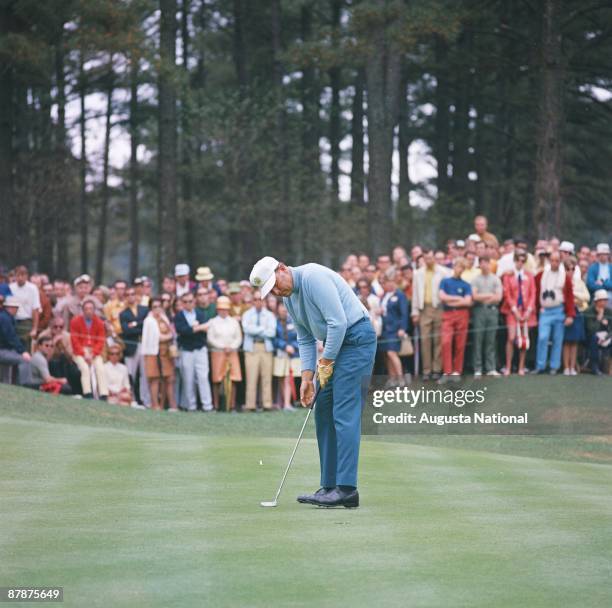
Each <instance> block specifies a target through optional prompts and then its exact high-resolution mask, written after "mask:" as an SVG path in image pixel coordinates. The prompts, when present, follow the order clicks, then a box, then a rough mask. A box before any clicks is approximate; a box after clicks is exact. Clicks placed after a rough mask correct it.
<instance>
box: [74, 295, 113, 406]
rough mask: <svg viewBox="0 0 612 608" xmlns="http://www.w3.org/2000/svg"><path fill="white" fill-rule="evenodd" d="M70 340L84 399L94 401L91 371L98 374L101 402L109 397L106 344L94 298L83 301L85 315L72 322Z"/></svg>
mask: <svg viewBox="0 0 612 608" xmlns="http://www.w3.org/2000/svg"><path fill="white" fill-rule="evenodd" d="M70 340H71V342H72V351H73V352H74V362H75V363H76V364H77V367H78V368H79V371H80V372H81V386H82V387H83V397H84V398H85V399H93V388H92V383H91V381H92V378H91V369H92V368H93V370H94V373H95V374H96V381H97V384H98V393H99V395H100V400H101V401H106V399H107V397H108V387H107V386H106V374H105V372H104V361H103V360H102V352H103V350H104V344H105V342H106V330H105V328H104V321H102V319H100V317H98V316H97V315H96V304H95V302H94V299H93V298H91V297H90V298H86V299H85V300H83V314H80V315H77V316H76V317H73V319H72V321H70Z"/></svg>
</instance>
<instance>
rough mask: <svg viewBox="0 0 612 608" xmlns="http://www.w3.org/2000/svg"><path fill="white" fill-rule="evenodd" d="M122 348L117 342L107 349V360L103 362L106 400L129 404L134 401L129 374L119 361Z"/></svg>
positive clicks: (118, 403)
mask: <svg viewBox="0 0 612 608" xmlns="http://www.w3.org/2000/svg"><path fill="white" fill-rule="evenodd" d="M121 355H122V350H121V346H119V345H118V344H113V345H112V346H111V347H110V348H109V349H108V361H106V363H105V364H104V369H105V371H106V380H107V382H108V401H109V403H114V404H116V405H131V404H132V402H133V401H134V397H133V395H132V387H131V385H130V375H129V373H128V368H127V366H126V365H125V364H123V363H121Z"/></svg>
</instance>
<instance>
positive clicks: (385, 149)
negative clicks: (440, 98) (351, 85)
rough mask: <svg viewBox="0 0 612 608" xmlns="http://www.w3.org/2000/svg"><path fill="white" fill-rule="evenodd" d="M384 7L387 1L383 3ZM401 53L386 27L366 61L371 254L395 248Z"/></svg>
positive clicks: (379, 28)
mask: <svg viewBox="0 0 612 608" xmlns="http://www.w3.org/2000/svg"><path fill="white" fill-rule="evenodd" d="M380 4H381V6H384V4H385V3H384V2H383V1H382V0H381V2H380ZM400 62H401V54H400V52H399V50H398V49H397V48H395V46H394V45H393V43H392V41H391V39H390V37H389V32H388V31H387V29H386V28H385V27H384V26H383V25H378V26H377V27H375V29H374V30H373V31H372V44H371V50H370V54H369V56H368V58H367V61H366V79H367V86H368V111H367V115H368V155H369V161H370V163H369V173H368V225H369V228H370V235H369V241H370V251H372V253H373V254H374V255H379V254H381V253H383V252H387V251H388V250H389V247H390V245H391V242H390V241H391V167H392V156H393V130H394V127H395V124H396V122H397V110H398V101H399V91H400Z"/></svg>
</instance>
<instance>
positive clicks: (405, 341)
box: [398, 336, 414, 357]
mask: <svg viewBox="0 0 612 608" xmlns="http://www.w3.org/2000/svg"><path fill="white" fill-rule="evenodd" d="M413 354H414V347H413V346H412V340H411V339H410V336H404V337H403V338H402V339H401V342H400V349H399V353H398V355H399V356H400V357H410V356H412V355H413Z"/></svg>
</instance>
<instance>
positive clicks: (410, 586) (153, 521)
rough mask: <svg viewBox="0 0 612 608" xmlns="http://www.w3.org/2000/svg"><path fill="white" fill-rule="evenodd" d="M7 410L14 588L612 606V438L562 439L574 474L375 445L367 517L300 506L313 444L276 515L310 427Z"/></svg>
mask: <svg viewBox="0 0 612 608" xmlns="http://www.w3.org/2000/svg"><path fill="white" fill-rule="evenodd" d="M30 396H31V399H29V403H28V404H27V405H26V404H25V402H24V400H25V399H26V398H29V397H30ZM19 402H23V403H24V408H25V411H19V409H18V406H19ZM0 404H1V405H0V441H1V443H2V452H1V454H2V456H1V462H2V472H1V473H0V509H1V512H2V523H1V528H0V555H1V556H2V557H1V558H0V585H39V586H40V585H58V586H63V587H64V604H65V605H66V606H85V605H88V606H170V605H172V606H206V605H215V606H312V605H316V606H339V605H351V606H372V605H374V604H376V603H378V604H380V605H384V606H432V607H433V606H436V607H437V606H483V607H490V606H528V607H532V606H546V607H548V606H559V605H563V606H581V607H584V606H609V605H611V603H612V583H611V578H612V570H611V568H612V567H611V561H610V548H611V547H612V508H611V507H612V500H611V497H610V488H611V487H612V467H610V466H609V465H606V464H598V463H593V462H581V461H580V460H579V458H578V456H577V454H578V453H582V452H584V453H585V454H586V453H587V451H586V447H585V446H586V445H587V444H589V445H591V444H592V445H598V446H601V445H604V446H606V449H607V450H608V451H607V452H601V454H602V456H601V458H600V459H601V460H602V461H605V456H606V454H607V455H609V447H610V446H609V445H608V444H607V442H606V440H605V439H603V438H599V440H598V441H593V439H594V438H591V440H588V441H586V442H585V444H584V445H581V444H578V443H577V444H576V445H577V446H578V447H577V448H576V446H574V447H572V448H571V449H570V447H568V446H569V444H570V443H571V440H570V439H567V438H565V439H560V438H557V439H550V440H549V441H550V442H552V444H554V443H555V442H557V445H558V446H560V447H558V448H556V449H557V450H558V452H559V459H546V458H539V457H536V454H537V453H538V451H539V450H540V451H541V452H542V453H543V454H548V453H549V452H550V446H548V447H547V448H546V449H545V448H544V445H545V444H546V441H547V440H546V439H544V438H534V439H531V440H528V439H527V438H503V441H504V442H505V445H506V448H507V449H506V450H505V451H507V452H509V453H506V454H503V453H493V452H491V451H487V450H488V444H491V445H490V447H491V448H492V449H496V451H497V452H500V451H504V449H502V448H500V443H499V442H500V441H502V439H496V440H495V441H497V444H496V445H495V446H493V439H492V438H474V437H464V438H455V440H457V441H461V442H463V446H464V448H466V449H460V448H459V447H448V446H443V445H439V444H437V445H424V444H420V445H418V444H411V443H406V442H401V441H393V442H384V441H379V440H374V439H372V440H366V441H364V442H363V444H362V465H361V471H362V473H361V490H362V507H361V508H360V509H357V510H350V511H349V510H344V509H341V510H320V509H317V508H315V507H309V506H304V505H298V504H297V503H296V502H295V496H296V494H298V493H299V492H301V491H304V490H312V489H315V488H316V487H317V482H318V479H317V471H318V459H317V455H316V444H315V442H314V440H313V439H312V428H311V429H309V431H310V432H309V434H308V435H309V438H308V439H306V440H305V441H304V442H303V444H302V446H301V447H300V450H299V452H298V454H297V457H296V461H295V463H294V468H293V469H292V471H291V473H290V475H289V478H288V481H287V484H286V486H285V490H284V492H283V494H282V495H281V499H280V505H279V507H278V508H276V509H262V508H261V507H259V501H261V500H270V499H272V498H273V497H274V493H275V491H276V487H277V484H278V481H279V478H280V475H281V473H282V470H283V468H284V466H285V465H286V462H287V458H288V456H289V453H290V451H291V448H292V446H293V443H294V437H295V436H296V434H297V432H296V429H299V425H300V422H301V421H302V420H303V415H304V413H303V412H297V413H295V414H270V415H251V416H250V417H245V416H232V415H225V414H215V415H200V414H192V415H183V416H178V415H177V416H176V421H175V417H172V415H169V414H158V413H156V412H135V411H131V410H119V409H118V408H116V407H112V406H108V405H105V404H87V405H85V404H83V403H82V402H77V401H75V400H68V399H60V398H56V399H53V398H52V397H47V396H44V395H37V394H33V393H31V392H26V391H20V390H18V389H14V388H7V387H0ZM74 408H77V409H78V408H80V411H79V415H78V416H77V415H74V416H71V414H72V412H73V411H75V409H74ZM28 412H29V413H30V414H31V415H30V416H29V417H28V416H26V414H28ZM117 416H121V417H124V424H123V427H124V428H122V425H121V423H120V422H119V423H117V421H116V420H117V418H116V417H117ZM179 418H180V420H178V419H179ZM213 418H214V421H213V420H212V419H213ZM105 420H106V421H108V420H110V421H112V423H111V424H107V423H106V422H105ZM119 420H120V419H119ZM133 420H138V421H139V422H138V424H137V425H136V426H137V428H131V427H132V426H134V424H133V423H132V422H130V421H133ZM165 420H168V424H169V426H170V428H171V429H172V432H164V431H163V430H161V429H162V428H163V427H162V425H163V424H164V421H165ZM207 421H210V423H211V424H212V425H214V426H216V429H217V431H216V432H215V433H209V432H207V431H206V429H205V426H206V425H207V424H208V422H207ZM181 425H185V428H184V429H183V430H181V428H180V427H181ZM232 425H234V428H238V430H239V432H240V433H242V434H238V433H235V432H234V433H230V432H227V433H225V432H224V429H231V428H232ZM188 427H189V428H188ZM152 429H154V430H152ZM433 439H434V438H431V442H432V444H433ZM517 440H521V441H519V442H517ZM419 441H421V442H427V441H428V439H427V438H421V439H420V440H419ZM487 442H488V443H487ZM525 442H530V443H529V445H528V446H527V447H525V449H523V452H525V451H528V452H529V453H531V454H532V455H531V456H529V457H526V456H516V455H513V454H512V451H513V449H512V446H513V445H515V446H517V445H519V444H520V445H524V446H525V445H526V443H525ZM457 445H458V444H457ZM539 446H542V447H541V449H540V447H539ZM502 447H503V446H502ZM574 448H576V449H574ZM564 450H569V451H568V459H565V458H564V456H563V451H564ZM570 452H571V454H570ZM561 458H563V460H562V459H561ZM570 458H571V460H570Z"/></svg>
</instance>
